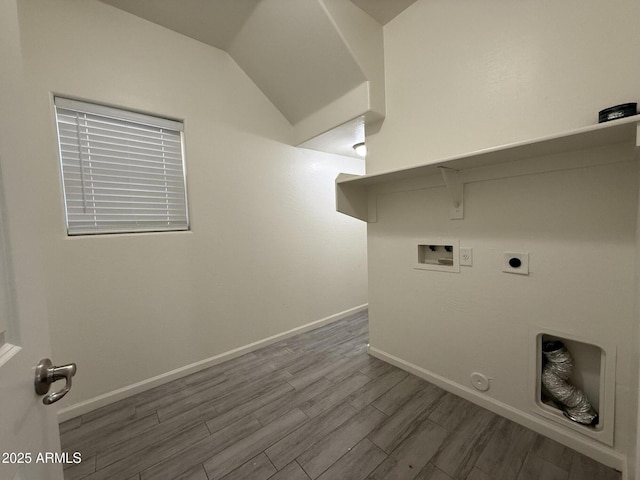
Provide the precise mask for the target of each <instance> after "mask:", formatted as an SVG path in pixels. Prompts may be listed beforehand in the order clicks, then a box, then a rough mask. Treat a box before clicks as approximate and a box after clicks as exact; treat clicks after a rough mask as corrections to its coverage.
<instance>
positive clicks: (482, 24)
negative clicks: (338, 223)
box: [367, 0, 640, 458]
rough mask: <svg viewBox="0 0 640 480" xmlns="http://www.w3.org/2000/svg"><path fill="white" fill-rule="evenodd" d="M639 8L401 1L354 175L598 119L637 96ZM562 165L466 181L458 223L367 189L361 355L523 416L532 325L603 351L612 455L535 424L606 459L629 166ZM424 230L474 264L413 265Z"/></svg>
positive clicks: (625, 391)
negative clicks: (376, 108) (382, 93)
mask: <svg viewBox="0 0 640 480" xmlns="http://www.w3.org/2000/svg"><path fill="white" fill-rule="evenodd" d="M639 15H640V4H638V2H635V1H626V0H623V1H621V2H618V3H616V7H615V8H611V7H610V5H605V4H603V3H601V2H597V1H593V0H589V1H587V2H582V1H573V0H571V1H569V2H562V4H559V3H557V2H549V1H543V2H536V3H535V4H533V3H527V2H524V3H523V2H502V1H497V0H496V1H494V0H489V1H487V2H482V3H473V2H465V1H448V0H446V1H445V0H442V1H441V0H435V1H418V2H416V3H415V4H414V5H412V6H411V7H409V8H408V9H407V10H406V11H405V12H403V13H402V14H401V15H399V16H398V17H397V18H396V19H394V20H393V21H391V22H390V23H389V24H387V25H386V26H385V27H384V34H385V72H386V88H387V91H386V102H387V104H386V107H387V108H386V112H387V116H386V119H385V121H384V123H383V125H382V128H381V130H380V132H379V133H377V134H375V135H371V136H369V137H368V138H367V145H368V146H369V149H370V150H369V154H368V157H367V173H377V172H381V171H385V170H390V169H395V168H401V167H406V166H411V165H417V164H421V163H424V162H427V161H429V160H436V159H439V158H446V157H450V156H453V155H456V154H462V153H465V152H470V151H475V150H479V149H483V148H488V147H493V146H497V145H502V144H507V143H511V142H516V141H523V140H527V139H532V138H536V137H540V136H544V135H550V134H556V133H560V132H563V131H567V130H570V129H572V128H578V127H582V126H585V125H589V124H594V123H596V122H597V112H598V111H599V110H601V109H603V108H605V107H607V106H611V105H615V104H619V103H624V102H630V101H638V100H640V98H639V95H640V91H639V90H638V85H639V80H640V64H638V62H637V61H636V60H635V59H637V51H638V48H639V47H640V32H639V31H638V30H637V29H635V28H633V26H632V24H633V22H634V20H633V19H635V18H638V16H639ZM613 72H615V74H613ZM601 153H602V155H605V156H607V158H608V156H609V155H616V153H615V152H613V151H612V152H608V151H607V152H601ZM576 155H578V156H579V155H581V154H580V153H577V154H576ZM531 161H532V162H536V159H532V160H531ZM564 161H565V160H564V159H563V158H558V159H557V162H558V165H559V168H558V170H559V171H556V172H549V173H539V174H536V175H525V174H524V170H523V171H522V173H521V174H518V172H517V169H516V170H513V169H512V175H511V176H510V177H509V178H502V179H495V180H484V181H478V182H475V183H469V184H466V185H465V205H464V211H465V213H464V219H463V220H451V219H450V218H449V197H448V194H447V191H446V190H445V188H444V187H437V188H430V189H415V190H410V191H398V192H395V193H391V192H390V193H383V194H380V195H378V197H377V211H378V221H377V223H372V224H369V229H368V249H369V252H368V254H369V257H368V258H369V288H370V290H369V295H370V303H369V306H370V333H371V346H372V348H374V349H379V350H381V351H384V352H387V353H389V354H391V355H394V356H396V357H398V358H400V359H401V360H403V361H405V362H407V363H408V364H412V365H415V366H417V367H419V368H422V369H424V370H425V371H429V372H432V373H433V374H434V375H437V376H439V377H440V378H443V379H444V380H445V381H447V382H449V383H450V384H451V385H453V386H456V388H461V389H470V390H469V391H470V392H472V393H471V394H472V395H476V397H477V398H483V399H487V401H489V402H494V403H495V404H496V405H498V404H500V405H502V406H505V405H506V406H507V408H509V409H511V410H512V411H514V412H522V414H523V415H525V414H526V415H533V416H534V418H535V415H536V413H535V411H533V410H532V409H531V401H532V399H531V398H529V396H530V386H529V385H528V383H527V382H528V381H529V379H530V373H531V368H535V362H534V359H532V358H530V345H531V343H530V342H533V341H535V340H534V338H533V337H534V336H533V335H532V334H531V330H532V329H536V328H547V329H552V330H553V331H560V332H565V333H566V334H567V336H569V337H571V336H577V337H580V338H587V339H593V342H594V343H596V344H597V343H598V342H605V343H609V344H613V345H614V346H615V349H616V353H617V365H616V379H615V380H616V388H615V398H616V400H615V408H616V411H615V439H614V442H615V443H614V447H613V448H610V447H608V446H606V445H597V442H595V441H594V440H592V439H589V438H587V437H586V436H581V435H580V434H578V433H575V432H568V431H563V430H562V429H560V430H558V429H557V428H556V427H555V426H551V423H549V422H547V421H546V420H542V419H541V420H540V422H541V425H549V426H550V428H551V429H553V430H554V431H560V432H563V434H565V433H566V435H567V436H568V437H571V438H572V439H576V442H581V443H582V444H584V445H587V446H588V448H583V449H582V450H583V451H584V452H587V453H589V452H592V451H593V450H594V449H599V450H601V451H602V452H607V451H608V452H609V453H611V455H610V457H611V458H614V457H615V458H619V457H618V455H619V454H622V455H627V454H629V453H631V452H632V451H633V450H634V448H635V443H636V439H635V437H636V427H635V419H636V410H637V403H638V402H637V394H636V390H637V389H636V388H635V386H636V385H637V378H636V377H637V376H638V366H637V350H638V340H637V323H638V314H637V310H635V306H634V305H635V302H636V296H637V292H638V290H637V286H636V277H635V257H636V255H637V240H636V230H635V229H636V214H637V209H638V198H637V189H638V174H637V165H636V163H635V161H634V160H632V159H630V158H628V157H627V158H622V157H621V158H620V161H621V162H623V163H620V164H618V165H610V166H591V167H587V168H580V169H572V167H570V165H569V163H567V166H566V167H567V170H566V171H560V170H562V167H561V165H563V163H562V162H564ZM495 171H499V168H497V167H495ZM441 183H442V182H440V184H441ZM390 190H392V188H390ZM429 238H449V239H458V240H459V241H460V247H461V248H462V247H470V248H473V262H474V264H473V266H472V267H461V271H460V273H459V274H456V273H443V272H434V271H428V270H426V271H425V270H414V269H413V266H414V265H415V263H416V258H417V257H416V256H417V244H418V243H420V242H421V241H423V240H425V239H429ZM506 251H515V252H519V251H522V252H529V254H530V272H531V273H530V275H528V276H521V275H513V274H507V273H503V272H502V271H501V270H502V262H503V253H504V252H506ZM474 371H478V372H481V373H484V374H485V375H487V376H488V377H492V380H491V388H490V389H489V390H488V391H487V392H485V393H480V392H475V391H474V390H473V389H472V385H471V382H470V374H471V373H472V372H474ZM474 392H475V393H474ZM591 447H593V448H591ZM590 449H591V450H590Z"/></svg>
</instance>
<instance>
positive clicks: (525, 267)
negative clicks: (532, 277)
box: [502, 252, 529, 275]
mask: <svg viewBox="0 0 640 480" xmlns="http://www.w3.org/2000/svg"><path fill="white" fill-rule="evenodd" d="M512 258H517V259H519V260H520V266H519V267H516V268H514V267H512V266H511V265H509V260H511V259H512ZM502 271H503V272H506V273H516V274H518V275H529V252H504V261H503V263H502Z"/></svg>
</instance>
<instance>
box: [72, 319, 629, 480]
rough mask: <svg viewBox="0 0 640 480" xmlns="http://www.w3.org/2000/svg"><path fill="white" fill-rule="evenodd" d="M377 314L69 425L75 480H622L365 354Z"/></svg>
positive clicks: (278, 345) (312, 334)
mask: <svg viewBox="0 0 640 480" xmlns="http://www.w3.org/2000/svg"><path fill="white" fill-rule="evenodd" d="M367 322H368V320H367V315H366V312H364V313H358V314H355V315H352V316H350V317H348V318H344V319H342V320H339V321H337V322H334V323H331V324H328V325H325V326H323V327H320V328H318V329H316V330H313V331H309V332H305V333H303V334H300V335H297V336H294V337H291V338H288V339H285V340H282V341H280V342H276V343H274V344H271V345H269V346H267V347H264V348H261V349H259V350H256V351H254V352H251V353H247V354H244V355H241V356H238V357H236V358H233V359H231V360H229V361H227V362H224V363H220V364H217V365H214V366H212V367H210V368H207V369H205V370H202V371H200V372H196V373H193V374H191V375H189V376H187V377H184V378H181V379H178V380H175V381H172V382H169V383H166V384H164V385H160V386H157V387H155V388H153V389H151V390H148V391H146V392H142V393H140V394H138V395H135V396H132V397H129V398H126V399H124V400H121V401H119V402H116V403H113V404H111V405H107V406H105V407H102V408H100V409H97V410H94V411H92V412H89V413H87V414H84V415H82V416H80V417H77V418H74V419H72V420H69V421H68V422H65V423H63V424H62V425H61V441H62V445H63V450H64V451H66V452H69V453H74V452H76V451H78V452H81V453H82V459H83V461H82V463H80V464H77V465H68V466H66V468H65V469H64V475H65V480H100V479H109V480H213V479H215V480H221V479H223V480H239V479H247V480H315V479H320V480H333V479H340V480H363V479H365V478H368V479H370V480H374V479H378V480H399V479H402V480H534V479H535V480H620V479H621V475H620V473H619V472H616V471H615V470H613V469H611V468H608V467H606V466H604V465H601V464H599V463H597V462H595V461H593V460H591V459H589V458H587V457H585V456H584V455H581V454H579V453H577V452H575V451H573V450H571V449H569V448H567V447H565V446H563V445H561V444H559V443H557V442H555V441H553V440H550V439H548V438H545V437H542V436H540V435H538V434H535V433H534V432H532V431H530V430H528V429H526V428H524V427H521V426H519V425H517V424H515V423H512V422H510V421H508V420H506V419H504V418H501V417H499V416H497V415H495V414H493V413H491V412H488V411H487V410H484V409H482V408H480V407H478V406H477V405H474V404H472V403H470V402H468V401H466V400H463V399H462V398H459V397H456V396H455V395H453V394H451V393H445V392H444V391H443V390H441V389H440V388H438V387H436V386H434V385H431V384H429V383H428V382H425V381H424V380H422V379H420V378H418V377H416V376H414V375H410V374H408V373H407V372H404V371H402V370H400V369H398V368H396V367H394V366H393V365H390V364H388V363H385V362H383V361H381V360H379V359H377V358H374V357H370V356H369V355H367V353H366V352H367V343H368V334H367V329H368V325H367Z"/></svg>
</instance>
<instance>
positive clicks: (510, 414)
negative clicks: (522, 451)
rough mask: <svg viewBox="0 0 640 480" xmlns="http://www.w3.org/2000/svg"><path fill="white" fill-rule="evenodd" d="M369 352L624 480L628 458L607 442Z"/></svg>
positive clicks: (379, 352)
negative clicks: (568, 429) (603, 467)
mask: <svg viewBox="0 0 640 480" xmlns="http://www.w3.org/2000/svg"><path fill="white" fill-rule="evenodd" d="M369 354H370V355H371V356H373V357H376V358H379V359H380V360H383V361H385V362H387V363H390V364H391V365H394V366H396V367H398V368H401V369H402V370H405V371H407V372H409V373H412V374H413V375H416V376H417V377H420V378H422V379H424V380H426V381H428V382H429V383H432V384H434V385H436V386H438V387H440V388H442V389H443V390H446V391H448V392H451V393H453V394H454V395H457V396H459V397H462V398H464V399H465V400H468V401H470V402H472V403H475V404H476V405H479V406H481V407H483V408H486V409H487V410H489V411H491V412H493V413H496V414H498V415H500V416H502V417H505V418H507V419H509V420H512V421H514V422H516V423H519V424H520V425H522V426H524V427H527V428H530V429H531V430H533V431H535V432H537V433H539V434H541V435H544V436H546V437H549V438H551V439H552V440H555V441H557V442H559V443H562V444H563V445H566V446H568V447H569V448H572V449H574V450H576V451H578V452H580V453H582V454H584V455H586V456H588V457H590V458H593V459H594V460H596V461H598V462H600V463H603V464H605V465H607V466H609V467H612V468H615V469H616V470H619V471H621V472H622V478H623V480H624V479H626V478H628V477H627V461H626V456H625V455H623V454H621V453H619V452H616V451H614V450H612V449H611V448H609V447H607V446H606V445H601V444H598V443H597V442H595V441H593V440H591V439H589V438H587V437H584V438H582V437H581V436H580V435H579V434H576V433H573V432H570V431H565V430H563V429H562V428H561V427H560V426H558V425H556V424H551V423H548V422H547V421H546V420H545V419H543V418H542V417H540V418H538V417H536V416H535V415H533V414H530V413H528V412H525V411H522V410H520V409H517V408H515V407H512V406H511V405H508V404H506V403H503V402H500V401H498V400H496V399H494V398H491V397H488V396H486V395H483V394H482V393H480V392H477V391H475V390H473V389H472V388H471V387H467V386H464V385H460V384H458V383H455V382H453V381H451V380H449V379H447V378H445V377H442V376H440V375H438V374H436V373H433V372H431V371H429V370H426V369H424V368H422V367H419V366H417V365H414V364H413V363H410V362H407V361H405V360H402V359H401V358H398V357H396V356H394V355H391V354H389V353H386V352H384V351H382V350H379V349H377V348H375V347H373V346H369Z"/></svg>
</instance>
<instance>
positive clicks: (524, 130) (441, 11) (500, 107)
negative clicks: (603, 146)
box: [367, 0, 640, 173]
mask: <svg viewBox="0 0 640 480" xmlns="http://www.w3.org/2000/svg"><path fill="white" fill-rule="evenodd" d="M639 17H640V4H639V3H638V2H637V1H636V0H618V1H616V2H615V5H613V4H611V3H607V2H599V1H598V0H587V1H580V0H567V1H562V2H556V1H553V0H540V1H535V2H510V1H506V0H486V1H483V2H473V1H468V0H455V1H450V0H428V1H427V0H419V1H417V2H416V3H414V4H413V5H412V6H411V7H409V8H408V9H407V10H405V11H404V12H402V13H401V14H400V15H399V16H398V17H396V18H395V19H394V20H392V21H391V22H390V23H388V24H387V25H385V27H384V39H385V72H386V89H387V92H386V99H387V110H386V120H385V122H384V125H383V127H382V132H381V134H380V135H377V136H372V137H371V138H368V139H367V142H368V146H369V147H370V149H369V155H368V157H367V173H376V172H378V171H381V170H386V169H390V168H395V167H401V166H408V165H414V164H419V163H422V162H424V161H425V160H427V159H437V158H444V157H448V156H451V155H455V154H460V153H466V152H471V151H475V150H479V149H481V148H487V147H492V146H496V145H502V144H506V143H511V142H515V141H521V140H529V139H532V138H537V137H540V136H545V135H550V134H555V133H558V132H563V131H566V130H570V129H573V128H578V127H582V126H586V125H591V124H594V123H597V121H598V111H599V110H602V109H603V108H606V107H609V106H612V105H618V104H621V103H626V102H638V101H640V91H639V89H638V83H639V82H640V63H639V62H638V53H637V52H638V49H639V48H640V31H639V30H638V28H636V21H637V19H638V18H639Z"/></svg>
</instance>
